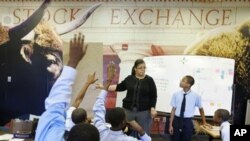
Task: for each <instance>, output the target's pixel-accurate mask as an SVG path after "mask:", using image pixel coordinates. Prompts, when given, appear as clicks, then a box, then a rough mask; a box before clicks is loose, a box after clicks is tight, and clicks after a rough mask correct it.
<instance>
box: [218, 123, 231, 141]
mask: <svg viewBox="0 0 250 141" xmlns="http://www.w3.org/2000/svg"><path fill="white" fill-rule="evenodd" d="M220 132H221V139H222V141H229V140H230V123H229V122H228V121H225V122H223V123H222V124H221V125H220Z"/></svg>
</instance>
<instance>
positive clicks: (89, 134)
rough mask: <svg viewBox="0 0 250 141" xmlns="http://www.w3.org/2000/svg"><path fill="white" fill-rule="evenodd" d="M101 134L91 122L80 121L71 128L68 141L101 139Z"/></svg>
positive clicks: (94, 140)
mask: <svg viewBox="0 0 250 141" xmlns="http://www.w3.org/2000/svg"><path fill="white" fill-rule="evenodd" d="M99 140H100V134H99V131H98V130H97V128H96V127H95V126H93V125H91V124H87V123H79V124H77V125H75V126H73V127H72V128H71V130H70V131H69V136H68V138H67V141H99Z"/></svg>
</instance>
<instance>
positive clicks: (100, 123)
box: [93, 90, 151, 141]
mask: <svg viewBox="0 0 250 141" xmlns="http://www.w3.org/2000/svg"><path fill="white" fill-rule="evenodd" d="M107 93H108V92H107V91H105V90H102V91H101V93H100V95H99V96H98V97H97V100H96V103H95V105H94V107H93V112H94V125H95V127H96V128H97V129H98V131H99V133H100V139H101V141H138V140H137V139H136V138H133V137H130V136H127V135H126V134H124V133H123V131H122V130H120V131H112V130H110V128H109V127H107V124H106V121H105V114H106V109H105V99H106V96H107ZM141 140H142V141H151V137H149V136H148V135H147V133H145V134H144V135H143V136H141Z"/></svg>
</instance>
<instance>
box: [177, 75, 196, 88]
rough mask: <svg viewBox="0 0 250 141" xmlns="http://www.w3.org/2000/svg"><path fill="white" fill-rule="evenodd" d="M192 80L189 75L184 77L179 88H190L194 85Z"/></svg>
mask: <svg viewBox="0 0 250 141" xmlns="http://www.w3.org/2000/svg"><path fill="white" fill-rule="evenodd" d="M194 82H195V80H194V78H193V77H192V76H190V75H186V76H184V77H183V78H182V79H181V82H180V87H181V88H191V87H192V86H193V85H194Z"/></svg>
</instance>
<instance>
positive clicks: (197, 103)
mask: <svg viewBox="0 0 250 141" xmlns="http://www.w3.org/2000/svg"><path fill="white" fill-rule="evenodd" d="M184 93H185V92H184V91H183V90H182V91H179V92H176V93H174V95H173V97H172V100H171V106H172V107H174V108H176V111H175V115H176V116H178V117H180V111H181V103H182V100H183V96H184ZM186 94H187V95H186V106H185V110H184V117H185V118H191V117H193V116H194V112H195V107H198V108H202V105H201V96H200V95H198V94H196V93H195V92H193V91H192V90H189V91H188V92H186Z"/></svg>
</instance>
